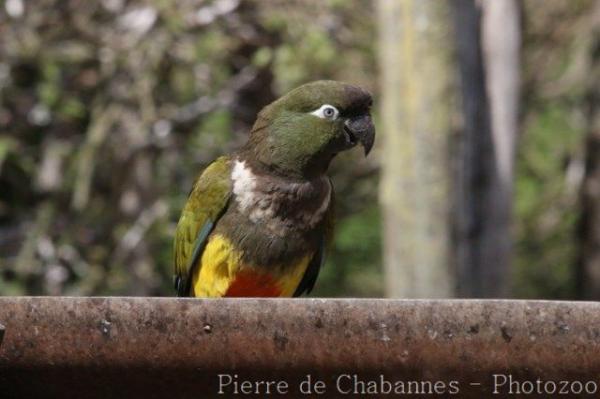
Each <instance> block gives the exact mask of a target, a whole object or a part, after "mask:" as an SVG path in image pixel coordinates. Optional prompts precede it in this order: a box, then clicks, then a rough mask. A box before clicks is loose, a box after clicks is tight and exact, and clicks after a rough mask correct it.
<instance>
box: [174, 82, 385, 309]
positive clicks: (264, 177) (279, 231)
mask: <svg viewBox="0 0 600 399" xmlns="http://www.w3.org/2000/svg"><path fill="white" fill-rule="evenodd" d="M371 103H372V100H371V95H370V94H369V93H368V92H367V91H365V90H363V89H361V88H360V87H356V86H352V85H349V84H345V83H341V82H336V81H317V82H312V83H308V84H305V85H303V86H300V87H298V88H296V89H295V90H292V91H291V92H289V93H288V94H286V95H285V96H283V97H281V98H280V99H278V100H276V101H274V102H273V103H271V104H269V105H267V106H266V107H264V108H263V109H262V111H260V113H259V114H258V117H257V119H256V122H255V123H254V126H253V128H252V131H251V133H250V138H249V140H248V142H247V144H246V145H245V146H244V147H243V148H242V149H240V150H239V151H237V152H235V153H233V154H230V155H226V156H222V157H220V158H218V159H217V160H215V161H214V162H213V163H212V164H210V165H209V166H208V167H207V168H206V169H205V170H204V172H202V174H201V175H200V177H199V178H198V179H197V180H196V182H195V184H194V186H193V188H192V191H191V193H190V195H189V199H188V201H187V203H186V205H185V207H184V209H183V212H182V214H181V218H180V219H179V223H178V225H177V232H176V236H175V248H174V249H175V279H174V281H175V289H176V290H177V294H178V296H196V297H291V296H299V295H301V294H302V293H310V291H311V290H312V288H313V286H314V284H315V281H316V279H317V275H318V274H319V269H320V268H321V266H322V265H323V261H324V259H325V250H326V248H327V245H328V244H329V243H330V241H331V237H332V231H333V202H334V198H333V187H332V185H331V181H330V180H329V178H328V177H327V175H326V172H327V167H328V166H329V163H330V162H331V160H332V158H333V157H334V156H335V155H336V154H337V153H339V152H340V151H344V150H347V149H350V148H352V147H354V146H355V145H356V144H357V143H360V144H361V145H362V146H363V148H364V151H365V155H367V154H368V153H369V151H370V150H371V147H373V141H374V139H375V127H374V125H373V122H372V121H371V115H370V112H369V109H370V107H371Z"/></svg>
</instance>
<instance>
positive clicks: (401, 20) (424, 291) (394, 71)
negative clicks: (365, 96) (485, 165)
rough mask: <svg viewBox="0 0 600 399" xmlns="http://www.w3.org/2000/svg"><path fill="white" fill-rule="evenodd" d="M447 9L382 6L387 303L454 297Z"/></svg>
mask: <svg viewBox="0 0 600 399" xmlns="http://www.w3.org/2000/svg"><path fill="white" fill-rule="evenodd" d="M449 8H450V5H449V3H446V2H441V1H436V0H379V1H378V20H379V24H378V25H379V30H380V54H381V60H380V62H381V68H382V82H381V83H382V97H383V108H382V110H383V114H382V117H383V131H382V134H381V142H382V143H383V145H381V147H380V148H381V151H382V153H381V159H382V172H381V182H380V189H381V191H380V200H381V205H382V212H383V224H384V267H385V276H386V277H385V280H386V293H387V296H389V297H449V296H453V293H454V281H453V278H452V276H453V273H451V271H450V267H449V262H448V259H449V257H448V250H449V248H448V244H449V223H448V220H449V201H448V197H449V177H450V173H449V172H448V169H449V168H448V160H447V154H448V149H447V143H448V140H449V134H450V131H451V118H450V115H451V112H450V111H451V102H450V101H449V100H448V94H449V92H450V84H451V83H452V78H453V76H454V73H453V68H452V62H451V49H452V46H453V40H452V37H451V35H450V34H449V31H450V15H449V12H450V10H449Z"/></svg>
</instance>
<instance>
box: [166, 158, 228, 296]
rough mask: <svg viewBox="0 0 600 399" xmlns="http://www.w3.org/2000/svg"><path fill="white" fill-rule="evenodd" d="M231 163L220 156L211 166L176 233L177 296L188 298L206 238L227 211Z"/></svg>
mask: <svg viewBox="0 0 600 399" xmlns="http://www.w3.org/2000/svg"><path fill="white" fill-rule="evenodd" d="M230 175H231V161H230V159H229V158H228V157H221V158H218V159H217V160H215V161H214V162H213V163H211V164H210V165H209V166H208V167H207V168H206V169H205V170H204V172H202V174H201V175H200V177H199V178H198V179H197V180H196V182H195V183H194V187H193V188H192V191H191V192H190V195H189V198H188V200H187V203H186V204H185V207H184V208H183V211H182V213H181V217H180V218H179V223H177V230H176V232H175V244H174V255H175V275H174V283H175V290H176V291H177V296H188V295H189V293H190V286H191V280H192V272H193V270H194V266H195V265H196V264H197V263H198V260H199V259H200V256H201V255H202V252H203V251H204V247H205V246H206V242H207V238H208V236H209V234H210V233H211V231H212V230H213V227H214V225H215V223H216V222H217V220H219V218H220V217H221V215H222V214H223V212H224V211H225V210H226V209H227V204H228V201H229V197H230V196H231V179H230Z"/></svg>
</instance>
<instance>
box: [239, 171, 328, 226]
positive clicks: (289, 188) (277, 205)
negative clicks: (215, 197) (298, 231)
mask: <svg viewBox="0 0 600 399" xmlns="http://www.w3.org/2000/svg"><path fill="white" fill-rule="evenodd" d="M261 179H262V180H261ZM267 179H268V178H265V177H261V176H257V175H256V174H254V173H253V172H252V170H251V169H250V167H248V166H247V165H246V162H245V161H240V160H236V161H235V162H234V165H233V169H232V171H231V180H232V182H233V194H234V195H235V199H236V202H237V205H238V207H239V209H240V212H241V213H242V214H245V215H247V216H248V218H249V219H250V220H251V221H252V222H254V223H261V224H263V225H264V226H265V227H266V228H267V229H268V230H270V231H271V232H273V233H275V234H278V235H283V234H285V233H286V232H287V231H288V230H290V229H293V228H312V227H315V226H316V225H317V224H318V223H319V222H321V220H323V216H324V215H325V212H326V211H327V209H328V207H329V201H330V200H331V184H330V183H329V179H327V178H326V177H323V178H322V180H319V181H318V182H317V183H315V182H301V183H295V182H287V181H284V180H277V179H269V181H267ZM315 184H318V185H319V186H321V187H322V188H321V190H320V191H319V192H320V193H321V194H320V195H318V197H319V198H317V197H316V196H315V195H314V193H315V192H317V191H314V186H315ZM323 188H324V190H325V195H323V194H322V192H323ZM311 189H313V191H311ZM302 193H313V194H312V195H310V194H306V195H303V194H302ZM315 200H318V201H319V202H318V203H315ZM282 212H284V213H285V214H286V217H285V218H282V217H281V216H280V214H281V213H282Z"/></svg>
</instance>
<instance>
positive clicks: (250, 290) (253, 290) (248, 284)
mask: <svg viewBox="0 0 600 399" xmlns="http://www.w3.org/2000/svg"><path fill="white" fill-rule="evenodd" d="M225 296H226V297H238V298H239V297H278V296H281V290H280V289H279V287H277V284H276V283H275V281H274V280H273V278H272V277H271V276H269V275H268V274H265V273H256V272H253V271H243V272H239V273H238V274H237V276H236V277H235V280H233V282H232V283H231V285H230V286H229V288H228V289H227V292H226V293H225Z"/></svg>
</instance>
